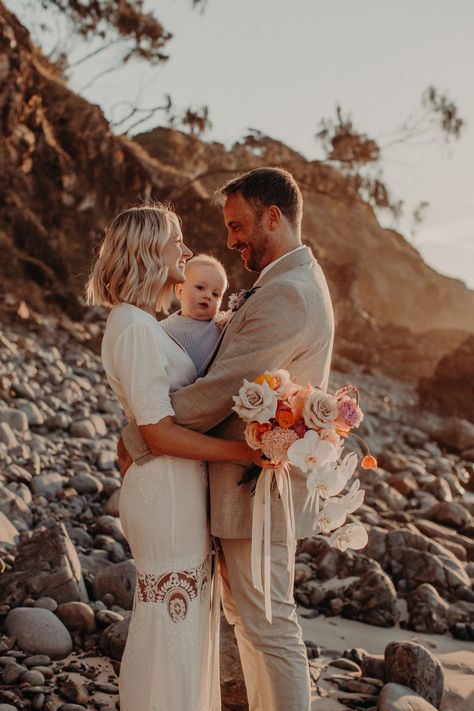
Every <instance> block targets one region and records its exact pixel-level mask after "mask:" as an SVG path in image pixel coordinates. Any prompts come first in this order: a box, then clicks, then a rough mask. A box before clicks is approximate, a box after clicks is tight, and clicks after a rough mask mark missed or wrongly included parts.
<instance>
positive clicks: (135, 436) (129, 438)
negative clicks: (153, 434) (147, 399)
mask: <svg viewBox="0 0 474 711" xmlns="http://www.w3.org/2000/svg"><path fill="white" fill-rule="evenodd" d="M122 439H123V442H124V444H125V448H126V449H127V452H128V453H129V455H130V456H131V458H132V459H133V461H134V462H136V463H137V464H143V463H144V462H145V461H148V460H149V458H150V457H151V456H153V455H152V453H151V450H150V448H149V447H148V445H147V444H146V442H145V440H144V439H143V437H142V436H141V434H140V430H139V429H138V427H137V423H136V422H135V420H130V422H129V423H128V425H126V427H124V429H123V430H122Z"/></svg>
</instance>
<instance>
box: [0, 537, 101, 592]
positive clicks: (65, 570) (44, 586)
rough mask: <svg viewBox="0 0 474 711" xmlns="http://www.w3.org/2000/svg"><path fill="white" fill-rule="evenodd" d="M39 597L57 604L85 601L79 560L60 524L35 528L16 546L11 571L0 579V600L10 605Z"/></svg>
mask: <svg viewBox="0 0 474 711" xmlns="http://www.w3.org/2000/svg"><path fill="white" fill-rule="evenodd" d="M41 596H46V597H52V598H53V599H54V600H56V601H57V602H58V603H61V602H69V601H71V600H87V592H86V588H85V584H84V580H83V577H82V571H81V566H80V563H79V559H78V557H77V553H76V550H75V548H74V546H73V544H72V542H71V540H70V538H69V536H68V535H67V532H66V529H65V528H64V526H63V525H62V524H54V525H53V526H51V527H49V528H40V529H37V530H36V531H35V532H34V533H33V534H32V536H31V538H29V539H28V540H25V541H23V542H22V543H21V545H20V546H19V548H18V554H17V557H16V560H15V568H14V570H12V571H8V572H6V573H4V574H3V575H2V576H0V598H1V599H2V600H4V601H6V602H8V604H10V605H12V606H16V605H21V604H22V603H23V601H24V600H25V599H26V598H27V597H34V598H36V597H41Z"/></svg>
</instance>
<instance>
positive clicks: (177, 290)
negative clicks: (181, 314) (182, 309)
mask: <svg viewBox="0 0 474 711" xmlns="http://www.w3.org/2000/svg"><path fill="white" fill-rule="evenodd" d="M174 293H175V294H176V298H177V299H178V301H181V299H182V297H183V285H182V284H175V287H174Z"/></svg>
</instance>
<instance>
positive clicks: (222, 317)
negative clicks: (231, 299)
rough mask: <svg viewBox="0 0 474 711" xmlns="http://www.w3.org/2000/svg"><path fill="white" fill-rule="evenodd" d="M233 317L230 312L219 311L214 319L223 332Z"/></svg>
mask: <svg viewBox="0 0 474 711" xmlns="http://www.w3.org/2000/svg"><path fill="white" fill-rule="evenodd" d="M230 316H231V312H230V311H219V313H218V314H217V316H216V317H215V318H214V323H215V324H216V326H217V328H218V329H219V330H220V331H222V329H223V328H224V326H226V325H227V323H228V321H229V319H230Z"/></svg>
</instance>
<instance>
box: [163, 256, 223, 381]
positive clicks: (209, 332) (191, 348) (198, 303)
mask: <svg viewBox="0 0 474 711" xmlns="http://www.w3.org/2000/svg"><path fill="white" fill-rule="evenodd" d="M227 287H228V281H227V274H226V271H225V269H224V266H223V265H222V264H221V263H220V262H219V260H218V259H215V258H214V257H211V256H210V255H208V254H198V255H196V256H195V257H193V258H192V259H190V260H189V262H188V263H187V264H186V281H185V282H184V284H177V285H176V286H175V293H176V297H177V298H178V300H179V301H180V303H181V309H180V310H179V311H176V312H175V313H173V314H171V315H170V316H168V318H165V319H164V320H163V321H160V326H162V328H163V329H164V330H165V331H166V333H167V334H168V335H169V336H171V337H172V338H174V339H175V340H176V341H178V343H180V344H181V345H182V346H183V348H184V350H185V351H186V352H187V353H188V355H189V357H190V358H191V360H192V361H193V363H194V365H195V367H196V371H197V374H198V376H201V375H203V374H204V373H205V371H206V366H207V364H208V362H209V360H210V358H211V356H212V354H213V353H214V350H215V348H216V346H217V343H218V341H219V338H220V335H221V330H222V329H221V327H220V326H218V325H217V324H218V320H219V316H218V314H219V309H220V306H221V302H222V297H223V296H224V292H225V290H226V289H227Z"/></svg>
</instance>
